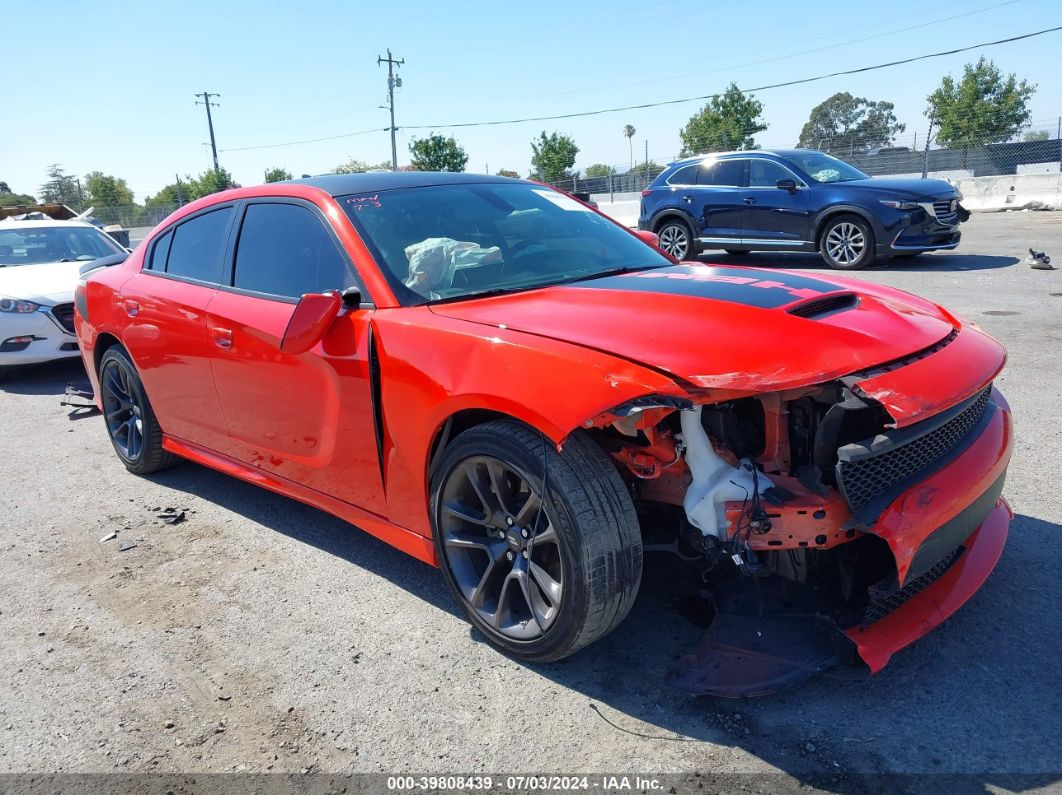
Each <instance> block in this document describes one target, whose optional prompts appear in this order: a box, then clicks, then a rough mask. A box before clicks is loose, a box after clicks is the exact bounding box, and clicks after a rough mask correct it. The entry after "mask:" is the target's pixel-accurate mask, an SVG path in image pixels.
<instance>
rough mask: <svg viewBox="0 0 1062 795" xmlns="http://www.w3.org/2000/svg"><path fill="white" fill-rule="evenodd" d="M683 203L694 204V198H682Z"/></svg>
mask: <svg viewBox="0 0 1062 795" xmlns="http://www.w3.org/2000/svg"><path fill="white" fill-rule="evenodd" d="M682 201H684V202H686V204H693V197H692V196H683V197H682Z"/></svg>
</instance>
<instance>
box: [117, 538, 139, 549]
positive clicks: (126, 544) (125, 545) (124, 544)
mask: <svg viewBox="0 0 1062 795" xmlns="http://www.w3.org/2000/svg"><path fill="white" fill-rule="evenodd" d="M135 546H136V541H133V540H131V539H128V538H127V539H125V540H124V541H120V542H119V543H118V551H119V552H128V551H129V550H130V549H132V548H133V547H135Z"/></svg>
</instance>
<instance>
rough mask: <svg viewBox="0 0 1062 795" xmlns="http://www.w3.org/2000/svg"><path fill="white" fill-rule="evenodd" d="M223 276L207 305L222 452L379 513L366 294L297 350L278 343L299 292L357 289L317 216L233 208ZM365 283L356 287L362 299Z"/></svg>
mask: <svg viewBox="0 0 1062 795" xmlns="http://www.w3.org/2000/svg"><path fill="white" fill-rule="evenodd" d="M238 223H239V231H238V234H237V237H236V243H235V247H234V253H233V257H232V263H231V268H230V271H231V274H230V278H229V280H228V285H227V286H225V287H224V288H222V289H221V290H219V291H218V293H217V295H215V297H214V299H213V300H212V301H211V302H210V305H209V307H208V321H207V326H208V328H207V332H208V334H209V336H210V338H211V341H212V343H211V348H212V352H213V357H212V367H213V371H214V381H215V383H216V384H217V390H218V398H219V400H220V402H221V407H222V411H223V412H224V415H225V419H226V421H227V424H228V429H229V436H230V438H229V440H228V443H227V448H226V450H224V451H223V452H225V453H226V454H228V455H230V456H232V457H234V458H236V459H238V460H240V461H243V462H245V463H247V464H250V465H251V466H254V467H258V468H260V469H263V470H265V471H267V472H270V473H272V474H274V475H279V476H280V477H283V478H287V479H288V480H292V481H295V482H297V483H300V484H302V485H304V486H308V487H310V488H312V489H315V490H317V491H320V492H323V493H325V494H328V495H330V496H333V497H336V498H338V499H341V500H344V501H346V502H349V503H351V504H354V505H357V506H360V507H362V508H365V509H367V510H370V511H376V512H382V510H383V488H382V482H381V477H380V465H379V459H378V454H377V447H376V436H375V425H374V423H373V413H372V389H371V385H370V368H369V354H368V351H369V336H370V328H369V322H370V317H371V315H372V307H371V304H369V303H368V301H367V299H368V296H365V298H366V303H364V304H363V305H362V307H361V308H359V309H356V310H353V311H351V310H344V311H343V313H342V314H341V315H340V316H339V317H338V318H337V320H336V322H335V323H334V324H333V326H332V328H331V330H330V331H329V333H328V334H327V335H326V337H325V339H324V340H323V341H322V342H321V343H320V344H318V345H317V346H315V347H314V348H313V349H311V350H310V351H308V352H306V353H300V354H293V353H287V352H284V351H282V350H281V349H280V343H281V339H282V338H283V336H284V332H285V329H286V328H287V326H288V321H289V320H290V319H291V316H292V313H293V312H294V310H295V306H296V304H297V303H298V300H299V298H300V297H301V296H302V295H304V294H307V293H322V292H328V291H331V290H343V289H345V288H347V287H354V286H358V287H360V284H359V282H358V279H357V276H356V274H355V272H354V269H353V266H352V265H351V263H350V261H349V258H348V257H347V256H346V254H345V252H344V251H343V250H342V247H341V245H340V243H339V241H338V239H337V238H336V237H335V235H334V234H333V233H332V231H331V229H330V227H329V226H328V224H327V222H326V220H325V218H324V216H323V215H322V214H321V212H320V211H319V210H318V209H317V208H316V207H315V206H314V205H313V204H310V203H308V202H303V201H300V200H297V199H282V200H281V199H256V200H253V201H250V202H248V203H247V204H246V205H245V206H243V207H242V208H241V213H240V219H239V222H238ZM364 295H365V294H364V292H363V296H364Z"/></svg>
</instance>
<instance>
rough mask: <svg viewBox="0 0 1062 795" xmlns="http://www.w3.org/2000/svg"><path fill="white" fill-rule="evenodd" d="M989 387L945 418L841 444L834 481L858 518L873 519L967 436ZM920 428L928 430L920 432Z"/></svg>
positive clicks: (868, 521) (981, 413)
mask: <svg viewBox="0 0 1062 795" xmlns="http://www.w3.org/2000/svg"><path fill="white" fill-rule="evenodd" d="M991 391H992V387H991V386H988V387H986V388H985V389H984V390H983V391H982V392H981V393H980V394H979V395H977V396H976V397H975V398H973V399H972V400H971V401H968V402H967V404H966V405H965V406H964V407H960V408H959V409H958V410H953V411H954V413H953V416H951V417H949V418H947V419H946V420H945V421H943V422H941V421H940V418H930V419H928V420H926V421H925V422H924V423H921V424H920V425H916V426H915V427H914V428H911V429H907V430H904V431H902V432H892V433H891V434H890V433H885V434H882V435H881V436H878V437H875V438H874V439H868V440H865V441H863V442H859V443H857V444H855V445H848V446H846V447H842V448H841V449H840V450H839V451H838V458H839V460H838V462H837V482H838V484H839V485H840V487H841V492H842V493H843V494H844V497H845V499H846V500H847V501H848V505H849V507H850V508H851V509H852V513H853V514H855V515H856V518H857V519H859V520H860V521H862V522H863V523H864V524H871V523H873V521H874V520H875V519H877V514H878V513H880V510H881V509H882V508H884V506H885V505H887V504H888V502H891V501H892V499H894V498H895V497H896V496H897V494H898V491H899V490H900V489H902V488H903V487H904V486H905V484H906V483H907V481H908V480H909V479H910V478H912V477H913V476H915V475H917V474H918V473H920V472H923V471H924V470H926V469H928V468H929V467H931V466H933V465H934V464H936V463H937V462H939V461H940V460H941V459H942V458H944V457H945V456H946V455H948V453H950V452H951V451H952V450H954V449H955V448H956V447H957V446H958V445H959V444H960V443H961V442H962V441H963V440H964V439H965V438H966V437H967V436H969V434H970V431H972V430H973V429H974V427H975V426H976V425H977V423H979V422H980V421H981V418H982V417H983V416H984V413H985V409H986V407H987V406H988V397H989V394H990V393H991ZM920 428H925V429H926V430H925V431H924V432H920ZM883 501H884V504H882V503H883ZM875 506H877V510H875Z"/></svg>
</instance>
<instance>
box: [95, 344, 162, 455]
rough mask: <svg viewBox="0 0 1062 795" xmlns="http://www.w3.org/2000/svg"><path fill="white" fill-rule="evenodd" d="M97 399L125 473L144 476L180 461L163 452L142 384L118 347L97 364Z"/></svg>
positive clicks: (153, 415)
mask: <svg viewBox="0 0 1062 795" xmlns="http://www.w3.org/2000/svg"><path fill="white" fill-rule="evenodd" d="M100 397H102V398H103V401H102V402H103V419H104V424H105V425H106V426H107V436H108V437H110V440H111V445H112V446H113V447H114V452H115V453H117V454H118V458H119V459H121V462H122V463H123V464H125V468H126V469H128V470H129V471H130V472H133V473H135V474H137V475H147V474H150V473H152V472H158V471H159V470H162V469H166V468H168V467H171V466H173V465H174V464H176V463H177V462H178V461H179V460H180V459H179V458H177V457H176V456H175V455H173V454H172V453H168V452H166V451H165V450H163V449H162V429H161V428H159V423H158V420H156V419H155V412H154V411H153V410H152V409H151V403H150V402H149V401H148V397H147V393H146V392H145V391H144V384H143V382H142V381H141V380H140V376H139V375H138V374H137V372H136V367H134V366H133V362H132V360H131V359H130V358H129V354H128V353H126V352H125V350H124V349H122V348H121V347H119V346H117V345H116V346H114V347H111V348H108V349H107V350H106V352H104V354H103V358H102V359H101V360H100Z"/></svg>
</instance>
